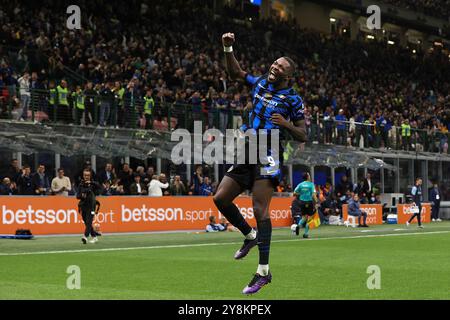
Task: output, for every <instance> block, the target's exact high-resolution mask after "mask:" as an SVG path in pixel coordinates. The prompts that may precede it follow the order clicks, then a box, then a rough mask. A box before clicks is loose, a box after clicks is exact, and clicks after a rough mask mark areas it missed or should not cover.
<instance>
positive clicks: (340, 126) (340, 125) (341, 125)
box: [335, 114, 347, 130]
mask: <svg viewBox="0 0 450 320" xmlns="http://www.w3.org/2000/svg"><path fill="white" fill-rule="evenodd" d="M335 119H336V122H337V125H336V128H337V129H338V130H345V127H346V123H344V122H340V121H347V117H346V116H344V115H343V114H338V115H337V116H336V117H335Z"/></svg>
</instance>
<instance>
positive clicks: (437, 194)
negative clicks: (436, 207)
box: [430, 188, 441, 204]
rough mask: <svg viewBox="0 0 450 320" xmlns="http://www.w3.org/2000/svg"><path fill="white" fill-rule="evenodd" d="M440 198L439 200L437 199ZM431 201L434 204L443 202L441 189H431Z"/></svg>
mask: <svg viewBox="0 0 450 320" xmlns="http://www.w3.org/2000/svg"><path fill="white" fill-rule="evenodd" d="M437 198H439V199H437ZM430 201H431V202H433V203H438V204H439V203H440V202H441V193H440V192H439V188H431V190H430Z"/></svg>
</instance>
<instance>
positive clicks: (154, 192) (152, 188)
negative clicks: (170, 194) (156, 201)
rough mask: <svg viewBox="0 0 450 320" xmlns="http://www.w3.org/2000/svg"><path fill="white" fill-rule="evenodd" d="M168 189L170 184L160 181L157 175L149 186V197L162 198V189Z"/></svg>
mask: <svg viewBox="0 0 450 320" xmlns="http://www.w3.org/2000/svg"><path fill="white" fill-rule="evenodd" d="M161 176H163V175H161ZM168 187H169V183H167V182H166V183H162V182H161V181H159V177H158V176H157V175H154V176H153V177H152V181H150V183H149V184H148V195H149V196H150V197H162V195H163V192H162V189H166V188H168Z"/></svg>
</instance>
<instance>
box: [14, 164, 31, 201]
mask: <svg viewBox="0 0 450 320" xmlns="http://www.w3.org/2000/svg"><path fill="white" fill-rule="evenodd" d="M17 189H18V190H19V194H20V195H34V189H33V182H32V178H31V168H30V166H28V165H25V166H23V169H22V174H21V175H19V177H18V178H17Z"/></svg>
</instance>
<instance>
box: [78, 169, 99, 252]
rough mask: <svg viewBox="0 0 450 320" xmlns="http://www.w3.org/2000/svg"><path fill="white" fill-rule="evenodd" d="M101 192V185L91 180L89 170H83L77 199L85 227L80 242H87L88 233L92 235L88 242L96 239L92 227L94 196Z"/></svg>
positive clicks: (93, 241)
mask: <svg viewBox="0 0 450 320" xmlns="http://www.w3.org/2000/svg"><path fill="white" fill-rule="evenodd" d="M100 193H101V186H100V185H99V184H98V182H96V181H94V180H92V176H91V171H90V170H84V171H83V180H82V181H81V183H80V185H79V187H78V192H77V199H79V200H80V202H79V203H78V208H79V211H81V216H82V217H83V221H84V225H85V229H84V236H83V238H81V242H83V244H86V243H87V242H88V240H87V238H88V237H89V235H90V236H91V237H92V239H91V241H89V242H90V243H96V242H97V241H98V238H97V234H96V232H95V230H94V229H93V227H92V222H93V220H94V216H95V212H96V203H97V200H96V196H98V195H99V194H100Z"/></svg>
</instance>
